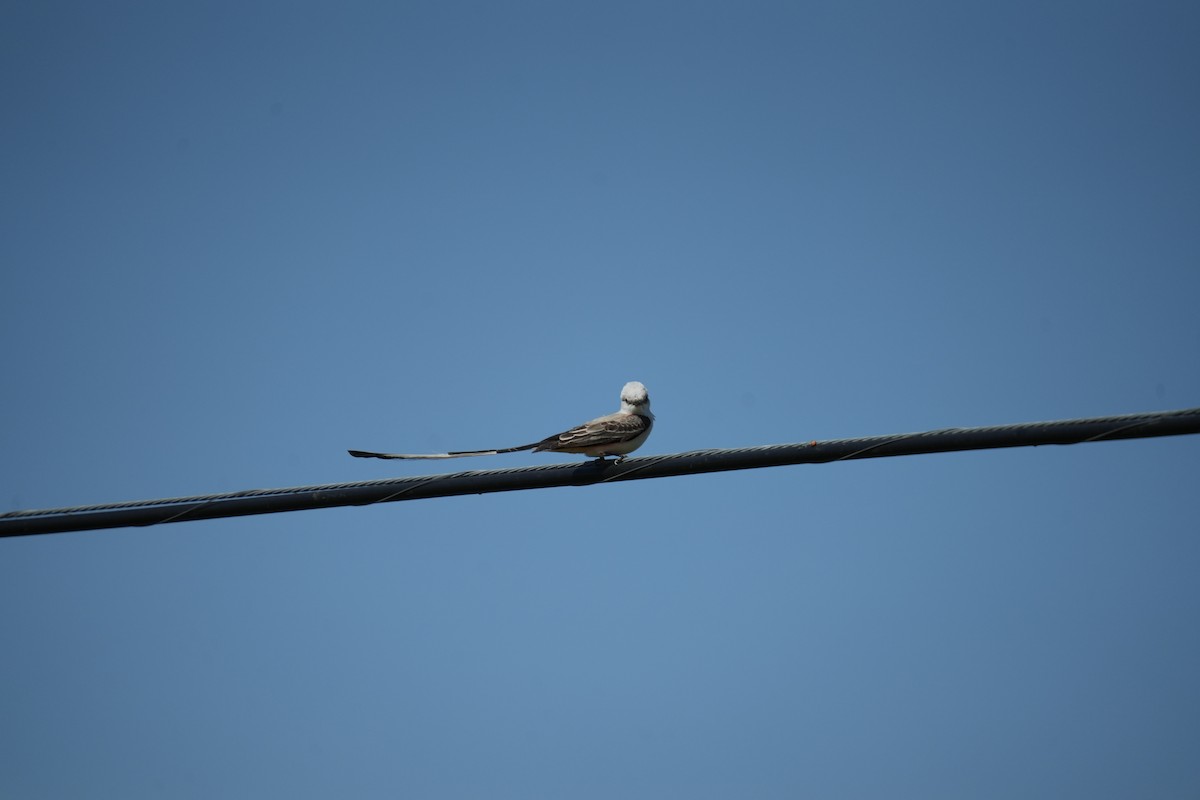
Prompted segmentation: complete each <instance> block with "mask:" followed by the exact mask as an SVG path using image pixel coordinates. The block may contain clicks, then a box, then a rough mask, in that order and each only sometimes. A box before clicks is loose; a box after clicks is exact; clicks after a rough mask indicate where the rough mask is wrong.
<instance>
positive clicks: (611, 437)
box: [347, 381, 654, 463]
mask: <svg viewBox="0 0 1200 800" xmlns="http://www.w3.org/2000/svg"><path fill="white" fill-rule="evenodd" d="M653 425H654V415H653V414H651V413H650V395H649V394H647V393H646V387H645V386H643V385H642V384H641V383H639V382H638V381H630V382H629V383H627V384H625V386H624V388H622V389H621V410H620V411H618V412H616V413H615V414H609V415H608V416H605V417H597V418H596V419H594V420H592V421H591V422H585V423H583V424H582V425H580V426H578V427H576V428H571V430H569V431H563V432H562V433H556V434H555V435H553V436H548V437H546V438H545V439H542V440H541V441H540V442H534V443H533V444H523V445H521V446H520V447H504V448H501V449H498V450H460V451H457V452H451V453H372V452H370V451H367V450H348V451H347V452H348V453H350V455H352V456H356V457H358V458H464V457H466V456H494V455H498V454H499V453H517V452H520V451H522V450H532V451H534V452H535V453H536V452H539V451H546V452H554V453H579V454H580V455H585V456H592V457H593V458H599V459H601V460H603V459H604V458H605V457H607V456H617V462H618V463H620V462H621V461H624V460H625V456H627V455H629V454H630V453H632V452H633V451H634V450H637V449H638V448H639V447H641V446H642V444H643V443H644V442H645V441H646V438H647V437H648V436H649V435H650V428H651V427H653Z"/></svg>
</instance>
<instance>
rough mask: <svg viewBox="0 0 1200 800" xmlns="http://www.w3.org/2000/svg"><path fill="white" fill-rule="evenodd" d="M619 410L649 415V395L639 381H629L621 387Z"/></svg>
mask: <svg viewBox="0 0 1200 800" xmlns="http://www.w3.org/2000/svg"><path fill="white" fill-rule="evenodd" d="M621 410H622V411H624V412H625V413H627V414H641V415H642V416H644V417H648V416H650V395H649V394H648V393H647V392H646V387H645V386H643V385H642V384H641V382H640V381H630V382H629V383H627V384H625V387H624V388H623V389H621Z"/></svg>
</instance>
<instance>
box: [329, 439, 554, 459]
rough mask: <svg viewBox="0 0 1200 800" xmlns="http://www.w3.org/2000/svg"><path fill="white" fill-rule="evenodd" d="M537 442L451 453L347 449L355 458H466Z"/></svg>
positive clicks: (511, 450) (528, 446) (516, 449)
mask: <svg viewBox="0 0 1200 800" xmlns="http://www.w3.org/2000/svg"><path fill="white" fill-rule="evenodd" d="M537 446H538V443H537V442H534V443H533V444H523V445H521V446H520V447H505V448H502V449H500V450H460V451H458V452H453V453H373V452H371V451H370V450H347V451H346V452H347V453H349V454H350V455H352V456H354V457H355V458H467V457H469V456H496V455H500V454H501V453H517V452H520V451H521V450H532V449H533V448H535V447H537Z"/></svg>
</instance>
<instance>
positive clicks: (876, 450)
mask: <svg viewBox="0 0 1200 800" xmlns="http://www.w3.org/2000/svg"><path fill="white" fill-rule="evenodd" d="M1192 433H1200V408H1187V409H1181V410H1178V411H1157V412H1148V413H1143V414H1124V415H1121V416H1113V417H1091V418H1084V419H1066V420H1052V421H1047V422H1026V423H1018V424H1015V425H996V426H990V427H982V428H944V429H940V430H932V431H924V432H921V433H904V434H893V435H889V436H872V437H865V438H857V439H827V440H824V441H813V442H807V443H795V444H774V445H764V446H760V447H742V448H736V449H722V450H693V451H690V452H686V453H672V454H667V455H658V456H644V457H640V458H627V459H625V460H624V461H622V462H620V463H617V462H614V461H599V460H596V461H586V462H582V463H576V464H567V465H545V466H536V467H515V468H509V469H493V470H467V471H464V472H452V473H446V474H442V475H422V476H417V477H410V478H385V479H382V480H373V481H357V482H354V483H335V484H324V485H317V486H297V487H291V488H286V489H249V490H246V491H240V492H228V493H224V494H212V495H197V496H193V497H173V498H162V499H158V500H135V501H130V502H124V503H105V504H102V505H91V506H77V507H73V508H49V509H40V510H35V511H10V512H8V513H6V514H0V537H8V536H31V535H36V534H45V533H64V532H68V531H82V530H99V529H103V528H120V527H127V526H144V525H161V524H164V523H167V522H182V521H186V520H194V519H217V518H221V517H236V516H245V515H249V514H272V513H278V512H282V511H301V510H306V509H313V508H333V507H336V506H352V505H354V506H361V505H371V504H374V503H390V502H396V501H400V500H421V499H426V498H431V497H454V496H458V495H466V494H485V493H489V492H509V491H517V490H521V489H544V488H549V487H552V486H590V485H592V484H598V483H612V482H615V481H628V480H642V479H645V478H666V477H673V476H677V475H696V474H701V473H707V472H724V471H728V470H737V469H756V468H761V467H778V466H785V465H790V464H826V463H830V462H833V461H848V460H853V459H861V458H885V457H889V456H907V455H919V454H925V453H948V452H956V451H962V450H985V449H993V448H1001V447H1033V446H1038V445H1046V444H1059V445H1065V444H1082V443H1084V442H1097V441H1104V440H1116V439H1140V438H1148V437H1154V436H1179V435H1184V434H1192Z"/></svg>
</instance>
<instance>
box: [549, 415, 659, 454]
mask: <svg viewBox="0 0 1200 800" xmlns="http://www.w3.org/2000/svg"><path fill="white" fill-rule="evenodd" d="M650 425H651V420H650V418H649V417H643V416H641V415H640V414H625V413H622V412H617V413H616V414H609V415H608V416H607V417H600V418H598V419H594V420H592V421H591V422H585V423H583V424H582V425H580V426H578V427H576V428H571V430H569V431H563V432H562V433H559V434H556V435H554V436H549V437H547V438H545V439H543V440H542V441H540V442H538V444H537V447H535V448H533V449H534V450H535V451H537V450H568V449H570V450H575V449H578V448H581V447H595V446H597V445H606V444H619V443H621V442H627V441H629V440H630V439H635V438H637V437H638V436H640V435H641V434H643V433H645V432H646V431H647V430H648V429H649V428H650Z"/></svg>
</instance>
